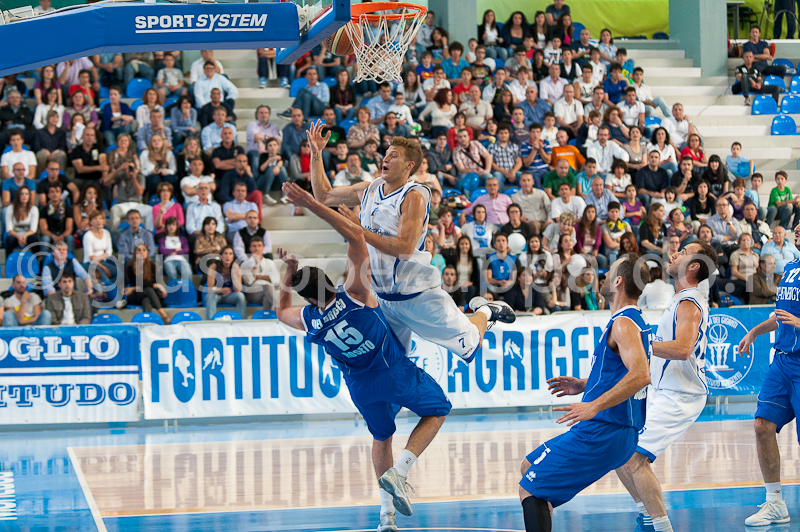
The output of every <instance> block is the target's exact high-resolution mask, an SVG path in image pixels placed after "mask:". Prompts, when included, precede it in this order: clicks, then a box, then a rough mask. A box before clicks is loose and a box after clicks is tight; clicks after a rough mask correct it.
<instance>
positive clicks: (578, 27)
mask: <svg viewBox="0 0 800 532" xmlns="http://www.w3.org/2000/svg"><path fill="white" fill-rule="evenodd" d="M585 27H586V26H584V25H583V24H581V23H580V22H575V21H574V20H573V21H572V40H573V41H580V40H581V32H582V31H583V28H585Z"/></svg>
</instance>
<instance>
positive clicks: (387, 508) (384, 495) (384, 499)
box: [378, 488, 394, 514]
mask: <svg viewBox="0 0 800 532" xmlns="http://www.w3.org/2000/svg"><path fill="white" fill-rule="evenodd" d="M378 491H379V492H380V494H381V513H382V514H385V513H394V503H393V502H392V496H391V495H390V494H389V492H388V491H386V490H385V489H383V488H379V489H378Z"/></svg>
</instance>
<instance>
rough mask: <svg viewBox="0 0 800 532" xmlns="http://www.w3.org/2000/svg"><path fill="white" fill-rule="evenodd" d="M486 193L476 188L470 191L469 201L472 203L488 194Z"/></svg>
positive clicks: (482, 189)
mask: <svg viewBox="0 0 800 532" xmlns="http://www.w3.org/2000/svg"><path fill="white" fill-rule="evenodd" d="M488 193H489V192H488V191H487V190H486V189H485V188H484V187H481V188H476V189H475V190H473V191H472V194H470V195H469V201H470V202H473V201H475V200H476V199H478V198H479V197H480V196H483V195H484V194H488Z"/></svg>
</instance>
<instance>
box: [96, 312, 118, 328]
mask: <svg viewBox="0 0 800 532" xmlns="http://www.w3.org/2000/svg"><path fill="white" fill-rule="evenodd" d="M116 323H122V318H120V317H119V316H117V315H116V314H97V315H96V316H95V317H94V318H92V325H113V324H116Z"/></svg>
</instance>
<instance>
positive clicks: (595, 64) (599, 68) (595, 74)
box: [588, 48, 606, 85]
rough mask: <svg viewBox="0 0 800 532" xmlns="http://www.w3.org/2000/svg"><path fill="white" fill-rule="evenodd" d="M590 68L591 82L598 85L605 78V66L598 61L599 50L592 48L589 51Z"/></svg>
mask: <svg viewBox="0 0 800 532" xmlns="http://www.w3.org/2000/svg"><path fill="white" fill-rule="evenodd" d="M588 64H589V65H590V66H591V67H592V81H594V84H595V85H600V84H602V83H603V80H604V79H605V77H606V66H605V65H604V64H603V63H602V62H601V61H600V50H598V49H597V48H592V49H591V50H590V51H589V63H588Z"/></svg>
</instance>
